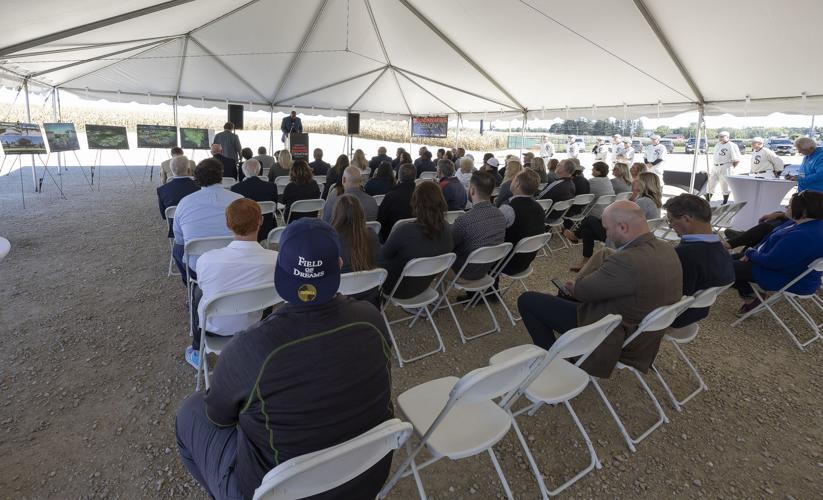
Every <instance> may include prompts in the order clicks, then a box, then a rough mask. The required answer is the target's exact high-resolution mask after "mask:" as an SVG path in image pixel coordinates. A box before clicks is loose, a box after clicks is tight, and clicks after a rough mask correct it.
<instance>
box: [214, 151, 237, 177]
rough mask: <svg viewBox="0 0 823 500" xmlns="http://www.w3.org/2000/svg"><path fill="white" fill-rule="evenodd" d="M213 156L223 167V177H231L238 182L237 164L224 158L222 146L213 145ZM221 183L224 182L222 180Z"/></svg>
mask: <svg viewBox="0 0 823 500" xmlns="http://www.w3.org/2000/svg"><path fill="white" fill-rule="evenodd" d="M211 156H212V158H214V159H215V160H217V161H219V162H220V164H221V165H222V166H223V177H231V178H232V179H234V180H237V162H236V161H234V160H232V159H231V158H226V157H225V156H223V148H222V146H220V144H217V143H214V144H212V145H211ZM220 182H223V181H222V179H221V181H220Z"/></svg>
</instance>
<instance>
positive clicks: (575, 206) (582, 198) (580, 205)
mask: <svg viewBox="0 0 823 500" xmlns="http://www.w3.org/2000/svg"><path fill="white" fill-rule="evenodd" d="M595 198H596V196H595V195H593V194H591V193H589V194H578V195H577V196H575V197H574V198H572V206H571V207H570V208H569V212H576V213H574V214H572V215H568V213H569V212H566V215H565V216H564V217H563V219H564V220H567V221H570V222H571V223H572V230H574V229H575V228H577V226H579V225H580V222H581V221H582V220H583V219H585V218H586V216H587V215H589V212H590V211H591V209H592V205H593V203H594V201H595Z"/></svg>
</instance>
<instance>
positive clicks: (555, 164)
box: [546, 158, 560, 183]
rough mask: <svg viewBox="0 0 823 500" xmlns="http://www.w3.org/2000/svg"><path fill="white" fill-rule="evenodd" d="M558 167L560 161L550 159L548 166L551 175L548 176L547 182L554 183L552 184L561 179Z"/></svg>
mask: <svg viewBox="0 0 823 500" xmlns="http://www.w3.org/2000/svg"><path fill="white" fill-rule="evenodd" d="M558 165H560V160H558V159H557V158H550V159H549V165H548V168H549V173H548V175H547V180H546V182H548V183H552V182H554V181H556V180H557V179H558V178H559V177H557V167H558Z"/></svg>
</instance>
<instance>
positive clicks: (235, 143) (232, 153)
mask: <svg viewBox="0 0 823 500" xmlns="http://www.w3.org/2000/svg"><path fill="white" fill-rule="evenodd" d="M214 142H215V143H216V144H220V147H221V148H222V150H223V153H222V154H223V155H224V156H225V157H226V158H228V159H230V160H232V161H234V162H237V161H238V160H240V152H241V151H242V150H243V147H242V146H241V145H240V138H239V137H237V134H235V133H234V123H232V122H226V124H225V125H223V131H222V132H220V133H219V134H216V135H215V136H214Z"/></svg>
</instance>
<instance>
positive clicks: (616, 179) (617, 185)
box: [612, 162, 632, 194]
mask: <svg viewBox="0 0 823 500" xmlns="http://www.w3.org/2000/svg"><path fill="white" fill-rule="evenodd" d="M612 187H613V188H614V193H615V194H618V193H628V192H630V191H631V190H632V176H631V174H630V173H629V166H628V165H626V164H625V163H619V162H618V163H615V164H614V168H612Z"/></svg>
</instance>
